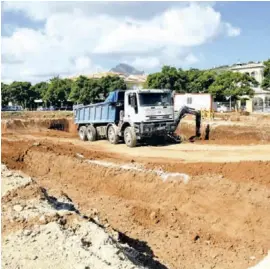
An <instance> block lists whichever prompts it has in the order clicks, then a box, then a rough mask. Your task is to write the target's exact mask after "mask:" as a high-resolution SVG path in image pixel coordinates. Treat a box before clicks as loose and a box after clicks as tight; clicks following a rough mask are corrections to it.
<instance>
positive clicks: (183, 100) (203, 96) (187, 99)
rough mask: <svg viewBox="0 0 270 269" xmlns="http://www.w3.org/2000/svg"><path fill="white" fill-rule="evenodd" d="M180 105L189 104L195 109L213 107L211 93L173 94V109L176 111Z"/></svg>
mask: <svg viewBox="0 0 270 269" xmlns="http://www.w3.org/2000/svg"><path fill="white" fill-rule="evenodd" d="M182 106H189V107H192V108H195V109H197V110H201V109H207V110H210V109H212V108H213V98H212V96H211V94H207V93H194V94H188V93H186V94H175V96H174V110H175V111H178V110H179V109H180V107H182Z"/></svg>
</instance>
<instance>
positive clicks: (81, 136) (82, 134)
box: [79, 126, 87, 141]
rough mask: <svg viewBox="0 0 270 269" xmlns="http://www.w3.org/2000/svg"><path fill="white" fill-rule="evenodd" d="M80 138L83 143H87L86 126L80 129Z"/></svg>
mask: <svg viewBox="0 0 270 269" xmlns="http://www.w3.org/2000/svg"><path fill="white" fill-rule="evenodd" d="M79 137H80V139H81V140H83V141H86V140H87V136H86V127H85V126H81V127H80V129H79Z"/></svg>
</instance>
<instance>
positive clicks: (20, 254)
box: [1, 165, 163, 269]
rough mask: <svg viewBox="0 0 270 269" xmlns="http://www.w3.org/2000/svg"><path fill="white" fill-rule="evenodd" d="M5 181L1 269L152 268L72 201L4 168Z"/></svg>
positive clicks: (96, 219) (2, 167) (3, 177)
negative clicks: (83, 214)
mask: <svg viewBox="0 0 270 269" xmlns="http://www.w3.org/2000/svg"><path fill="white" fill-rule="evenodd" d="M1 176H2V201H3V206H2V218H3V221H2V268H27V269H28V268H65V269H67V268H71V269H73V268H84V269H86V268H97V269H100V268H104V269H105V268H110V269H113V268H115V269H118V268H119V269H120V268H122V269H135V268H138V269H139V268H152V267H151V265H150V262H149V261H150V260H149V259H148V260H147V258H145V257H144V256H142V257H143V258H145V259H144V263H143V262H142V261H143V259H142V258H141V259H138V258H139V254H140V253H139V252H137V251H136V250H135V249H133V248H132V247H130V246H129V245H128V244H126V243H125V244H123V242H120V240H119V234H118V233H117V232H114V233H111V234H109V233H108V232H106V231H105V229H104V227H101V226H100V224H98V218H97V217H95V219H91V218H90V217H89V218H86V216H82V215H81V214H80V212H78V211H76V208H75V205H74V204H73V203H72V201H71V200H70V198H68V197H66V196H64V195H63V194H62V196H59V197H58V198H56V197H53V196H50V195H49V194H48V193H47V191H46V190H45V189H44V188H41V187H40V186H38V185H37V183H36V182H35V181H34V180H33V179H31V178H30V177H26V176H25V175H22V174H21V173H15V172H13V171H10V170H8V169H7V168H6V167H5V166H4V165H2V166H1ZM136 255H137V256H136ZM131 258H133V260H132V261H131ZM136 259H137V262H136ZM151 262H152V264H153V265H154V267H155V268H163V267H162V266H161V265H160V264H159V263H154V261H153V260H152V259H151ZM136 263H137V264H136ZM140 263H141V264H140ZM147 263H148V265H150V267H147V266H144V265H147Z"/></svg>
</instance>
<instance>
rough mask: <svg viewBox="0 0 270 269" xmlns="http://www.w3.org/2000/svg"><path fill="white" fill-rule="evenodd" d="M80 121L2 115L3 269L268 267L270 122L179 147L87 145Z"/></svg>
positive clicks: (227, 126) (211, 127)
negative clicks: (80, 137)
mask: <svg viewBox="0 0 270 269" xmlns="http://www.w3.org/2000/svg"><path fill="white" fill-rule="evenodd" d="M73 117H74V116H73V113H72V112H4V113H2V122H1V127H2V132H1V134H2V140H1V142H2V168H1V174H2V250H3V251H2V266H3V268H85V269H86V268H91V269H92V268H99V269H100V268H173V269H174V268H175V269H187V268H193V269H199V268H219V269H225V268H226V269H227V268H228V269H229V268H233V269H236V268H237V269H247V268H261V269H262V268H265V269H266V268H269V255H268V251H269V250H270V241H269V234H270V225H269V223H270V214H269V212H270V117H269V115H255V114H254V115H240V114H238V113H223V114H217V115H215V118H214V119H208V118H203V119H202V122H201V136H200V138H199V139H195V140H194V139H190V138H191V137H192V136H193V135H194V132H195V122H194V116H193V115H189V116H187V117H186V118H185V119H183V120H182V121H181V123H180V124H179V126H177V130H176V132H177V134H178V135H179V136H180V137H181V143H177V144H174V143H165V144H162V145H156V144H147V145H144V144H140V145H137V146H136V147H134V148H130V147H127V146H126V145H125V144H124V143H118V144H117V145H112V144H110V143H109V142H108V141H107V140H97V141H94V142H90V141H81V140H80V139H79V138H78V131H77V126H76V124H74V119H73Z"/></svg>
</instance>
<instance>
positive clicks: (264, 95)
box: [229, 62, 270, 112]
mask: <svg viewBox="0 0 270 269" xmlns="http://www.w3.org/2000/svg"><path fill="white" fill-rule="evenodd" d="M229 70H232V71H234V72H239V73H246V74H249V75H250V76H252V77H254V78H255V79H256V80H257V81H258V82H259V84H260V85H261V83H262V81H263V71H264V65H263V63H262V62H258V63H248V64H237V65H234V66H232V67H230V68H229ZM260 85H259V87H257V88H253V90H254V92H255V94H254V97H253V98H252V111H254V112H270V90H269V91H266V90H264V89H262V88H261V86H260ZM252 111H251V112H252Z"/></svg>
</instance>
